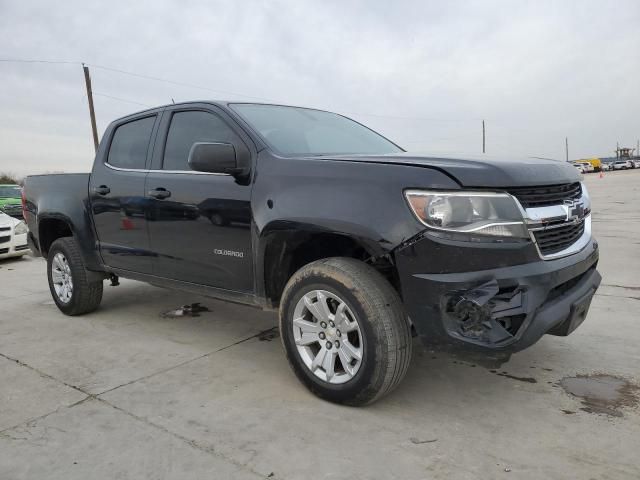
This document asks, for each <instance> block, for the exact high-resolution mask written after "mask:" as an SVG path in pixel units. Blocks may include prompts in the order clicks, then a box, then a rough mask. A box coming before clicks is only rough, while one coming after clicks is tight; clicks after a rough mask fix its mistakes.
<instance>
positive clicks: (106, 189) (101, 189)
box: [93, 185, 111, 195]
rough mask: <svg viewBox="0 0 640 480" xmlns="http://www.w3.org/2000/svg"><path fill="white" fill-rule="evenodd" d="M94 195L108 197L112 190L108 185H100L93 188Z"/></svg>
mask: <svg viewBox="0 0 640 480" xmlns="http://www.w3.org/2000/svg"><path fill="white" fill-rule="evenodd" d="M93 193H97V194H98V195H108V194H109V193H111V189H110V188H109V187H107V186H106V185H100V186H99V187H93Z"/></svg>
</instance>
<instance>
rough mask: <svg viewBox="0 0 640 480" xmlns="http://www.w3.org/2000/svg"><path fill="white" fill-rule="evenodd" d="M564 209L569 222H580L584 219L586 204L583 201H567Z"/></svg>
mask: <svg viewBox="0 0 640 480" xmlns="http://www.w3.org/2000/svg"><path fill="white" fill-rule="evenodd" d="M563 206H564V208H565V211H566V212H567V220H568V221H574V222H578V221H580V220H582V218H583V217H584V204H583V203H582V200H565V201H564V205H563Z"/></svg>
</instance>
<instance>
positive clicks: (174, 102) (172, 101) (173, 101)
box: [171, 97, 176, 105]
mask: <svg viewBox="0 0 640 480" xmlns="http://www.w3.org/2000/svg"><path fill="white" fill-rule="evenodd" d="M171 103H173V104H174V105H175V104H176V101H175V100H174V99H173V97H171Z"/></svg>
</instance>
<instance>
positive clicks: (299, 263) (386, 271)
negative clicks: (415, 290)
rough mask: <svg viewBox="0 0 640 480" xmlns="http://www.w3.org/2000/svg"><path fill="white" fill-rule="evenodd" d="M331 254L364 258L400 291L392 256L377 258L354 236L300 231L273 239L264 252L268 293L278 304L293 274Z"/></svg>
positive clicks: (358, 258)
mask: <svg viewBox="0 0 640 480" xmlns="http://www.w3.org/2000/svg"><path fill="white" fill-rule="evenodd" d="M329 257H349V258H355V259H357V260H362V261H363V262H367V263H368V264H370V265H371V266H373V267H374V268H375V269H376V270H378V271H379V272H381V273H382V274H383V275H384V276H385V277H386V278H387V280H389V282H390V283H391V285H392V286H393V287H394V288H395V289H396V290H398V291H399V288H398V286H399V283H398V280H397V273H396V269H395V267H394V265H393V264H392V263H391V261H390V260H389V258H387V257H380V258H375V259H374V258H373V257H372V255H371V254H370V253H369V252H368V251H367V249H366V248H365V247H364V246H362V245H361V244H360V243H359V242H357V241H356V240H354V239H353V238H351V237H347V236H345V235H340V234H335V233H313V234H306V233H299V234H295V235H287V236H286V237H285V238H279V239H275V240H273V241H271V242H270V244H269V245H268V246H267V248H266V250H265V255H264V280H265V296H266V298H267V300H268V301H270V302H271V303H272V305H273V306H276V305H278V303H279V301H280V297H281V295H282V292H283V290H284V287H285V285H286V284H287V282H288V281H289V279H290V278H291V276H292V275H293V274H294V273H295V272H297V271H298V270H299V269H300V268H302V267H303V266H305V265H306V264H308V263H311V262H314V261H316V260H320V259H322V258H329Z"/></svg>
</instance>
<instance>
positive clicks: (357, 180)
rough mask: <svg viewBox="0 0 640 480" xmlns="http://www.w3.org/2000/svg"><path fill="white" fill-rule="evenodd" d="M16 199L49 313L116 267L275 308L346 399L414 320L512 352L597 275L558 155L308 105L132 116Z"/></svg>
mask: <svg viewBox="0 0 640 480" xmlns="http://www.w3.org/2000/svg"><path fill="white" fill-rule="evenodd" d="M23 203H24V216H25V219H26V221H27V222H28V226H29V230H30V233H29V242H30V246H31V248H32V250H33V251H34V252H36V254H40V255H42V256H44V257H46V258H47V275H48V279H49V285H50V289H51V294H52V296H53V299H54V301H55V303H56V305H57V306H58V308H59V309H60V310H61V311H62V312H63V313H65V314H67V315H80V314H86V313H88V312H91V311H93V310H95V309H96V308H97V307H98V306H99V304H100V301H101V298H102V288H103V282H104V281H105V280H107V279H111V282H112V284H117V283H118V277H126V278H131V279H135V280H140V281H145V282H149V283H151V284H154V285H159V286H163V287H170V288H176V289H182V290H186V291H189V292H195V293H198V294H203V295H209V296H212V297H216V298H219V299H225V300H229V301H233V302H240V303H243V304H248V305H253V306H256V307H259V308H266V309H279V322H280V323H279V325H280V335H281V338H282V342H283V345H284V350H285V352H286V355H287V358H288V360H289V363H290V364H291V366H292V369H293V371H294V372H295V374H296V375H297V376H298V378H299V379H300V380H301V381H302V382H303V383H304V384H305V385H306V386H307V387H308V388H309V389H310V390H311V391H313V392H314V393H315V394H317V395H318V396H320V397H322V398H325V399H328V400H331V401H334V402H339V403H346V404H351V405H362V404H366V403H370V402H373V401H375V400H376V399H378V398H380V397H381V396H383V395H384V394H386V393H388V392H389V391H391V390H392V389H393V388H394V387H395V386H396V385H397V384H398V383H399V382H400V381H401V379H402V378H403V376H404V375H405V373H406V371H407V368H408V366H409V362H410V358H411V352H412V336H419V337H421V338H422V339H423V340H424V341H425V342H426V343H428V344H430V345H436V346H443V347H447V348H451V347H455V348H457V349H462V350H465V351H470V352H472V353H473V354H474V355H478V354H480V355H487V356H492V355H496V354H498V353H499V354H505V355H507V354H511V353H513V352H516V351H519V350H522V349H523V348H526V347H528V346H530V345H532V344H533V343H535V342H536V341H538V340H539V339H540V338H541V337H542V336H543V335H545V334H551V335H568V334H569V333H571V332H572V331H573V330H574V329H575V328H576V327H577V326H578V325H580V323H581V322H582V321H583V320H584V318H585V316H586V314H587V311H588V309H589V304H590V302H591V299H592V297H593V295H594V293H595V291H596V289H597V288H598V286H599V284H600V275H599V274H598V272H597V270H596V265H597V263H598V244H597V242H596V241H595V240H594V239H593V238H592V235H591V204H590V199H589V194H588V192H587V188H586V187H585V185H584V183H582V182H581V179H580V175H579V173H578V172H577V171H576V169H575V168H574V167H573V166H572V165H571V164H568V163H565V162H554V161H545V160H538V159H531V158H522V159H519V158H506V159H500V158H490V157H487V156H484V155H483V156H478V157H476V158H471V157H464V158H457V157H456V158H449V157H444V156H441V155H439V156H424V155H415V154H411V153H407V152H405V151H404V150H403V149H402V148H401V147H399V146H397V145H396V144H394V143H393V142H391V141H389V140H387V139H386V138H384V137H382V136H381V135H379V134H377V133H376V132H374V131H372V130H370V129H368V128H367V127H365V126H363V125H361V124H360V123H357V122H355V121H353V120H351V119H349V118H346V117H344V116H341V115H338V114H334V113H330V112H325V111H320V110H314V109H307V108H298V107H288V106H280V105H266V104H255V103H233V102H190V103H182V104H175V105H168V106H164V107H159V108H154V109H151V110H146V111H143V112H140V113H136V114H134V115H130V116H128V117H125V118H122V119H119V120H116V121H114V122H113V123H112V124H111V125H109V127H108V128H107V129H106V131H105V133H104V136H103V139H102V141H101V143H100V146H99V149H98V152H97V155H96V158H95V162H94V165H93V170H92V172H91V174H62V175H42V176H31V177H28V178H27V179H26V184H25V188H24V199H23Z"/></svg>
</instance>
